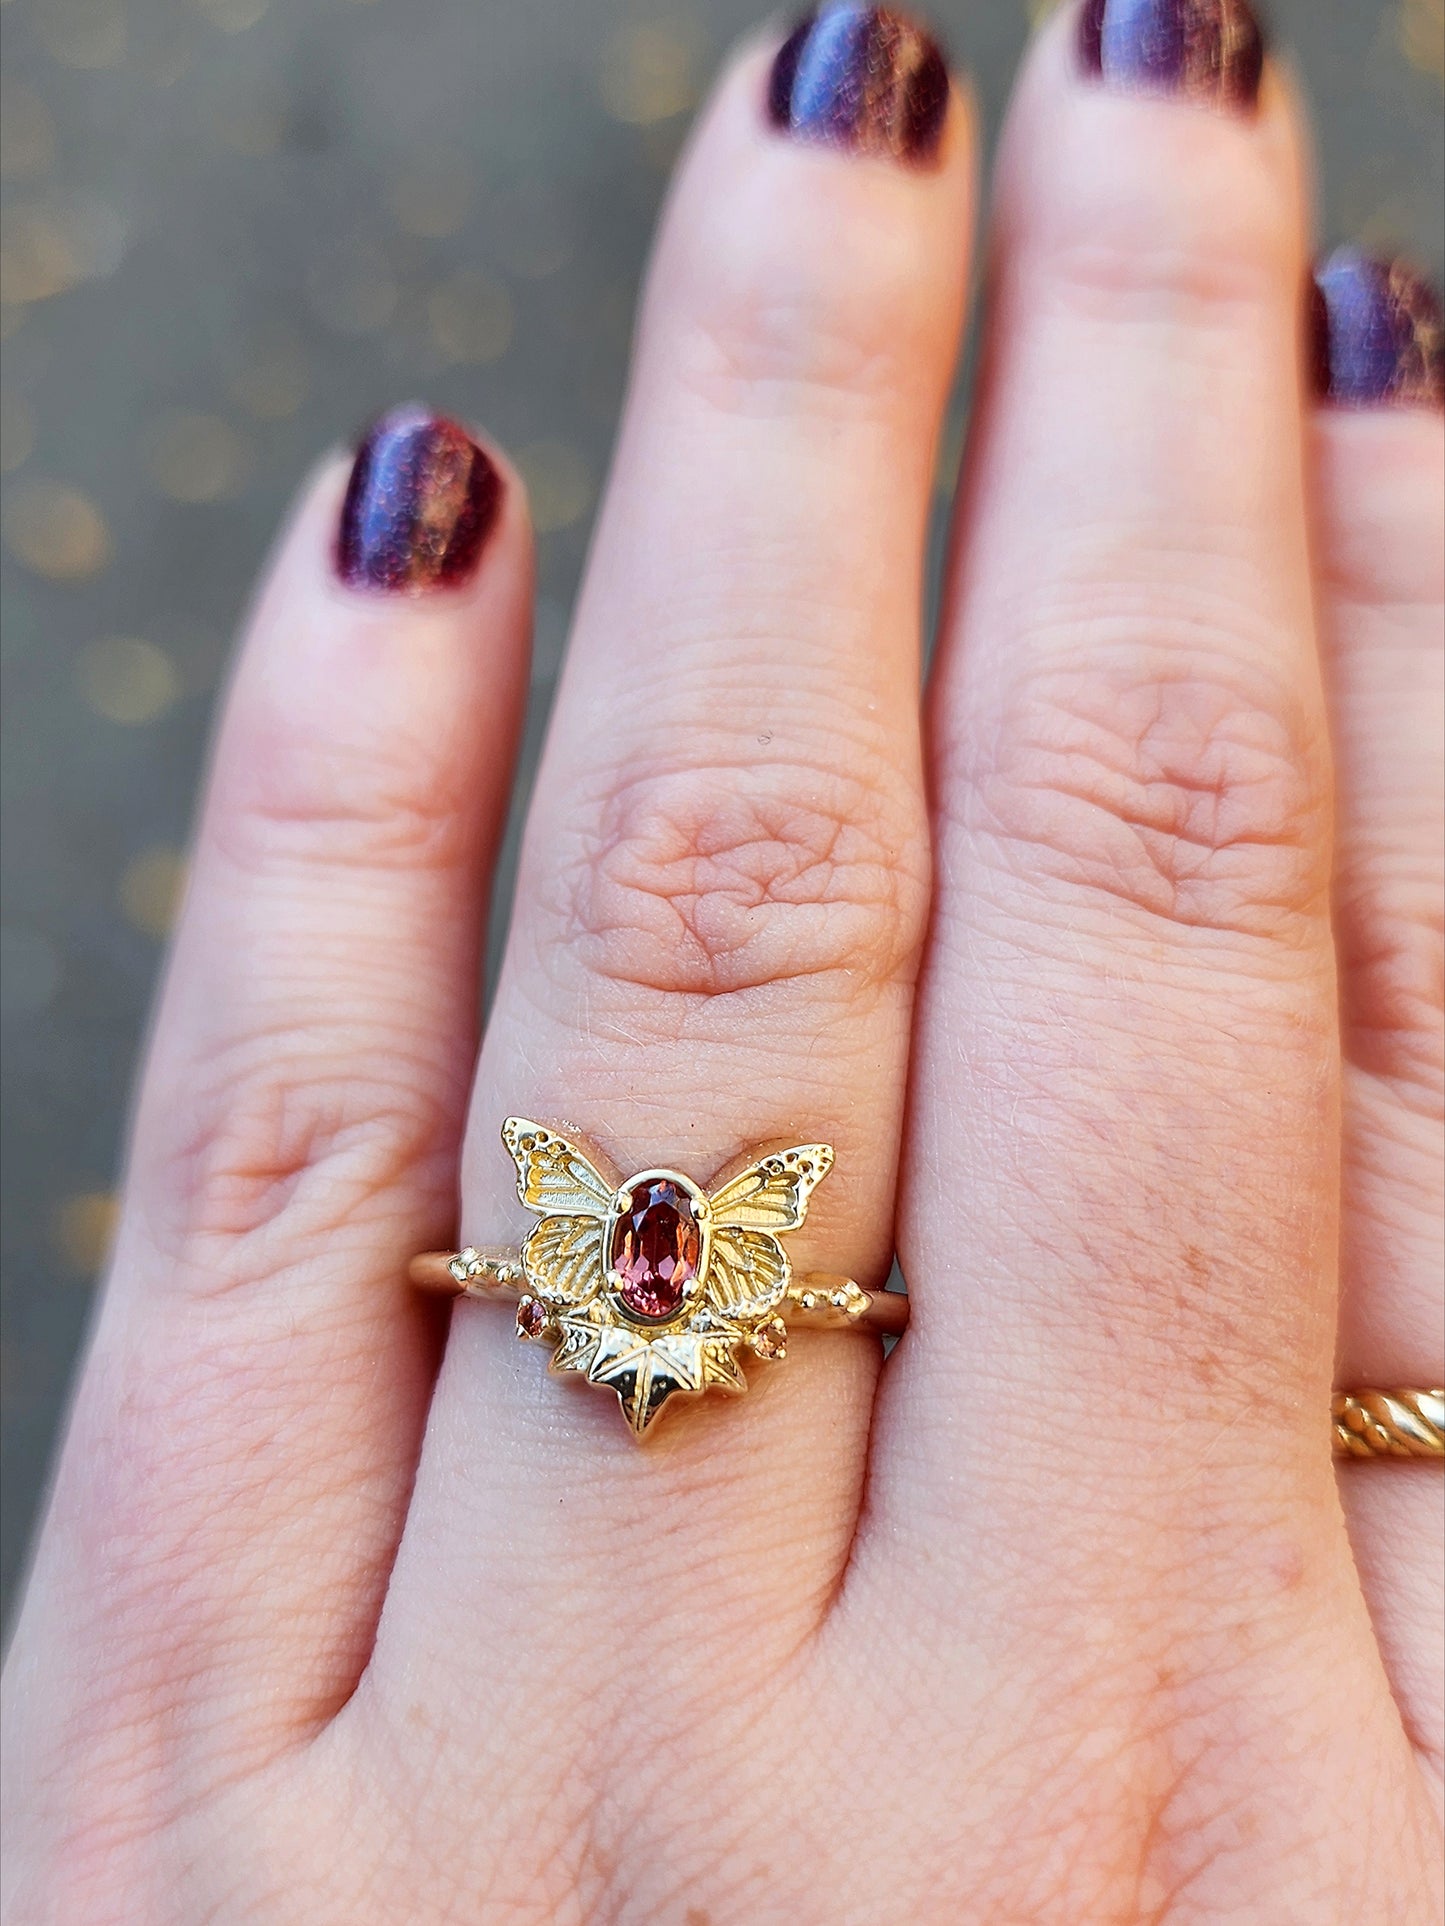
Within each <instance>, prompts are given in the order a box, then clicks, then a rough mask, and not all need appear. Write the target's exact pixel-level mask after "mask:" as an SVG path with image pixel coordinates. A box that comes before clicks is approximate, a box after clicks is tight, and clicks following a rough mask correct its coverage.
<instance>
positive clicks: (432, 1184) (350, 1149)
mask: <svg viewBox="0 0 1445 1926" xmlns="http://www.w3.org/2000/svg"><path fill="white" fill-rule="evenodd" d="M454 1086H455V1087H454ZM463 1101H464V1093H463V1091H462V1089H461V1088H460V1086H459V1085H456V1083H455V1079H453V1080H450V1081H449V1080H448V1078H447V1076H446V1074H445V1072H444V1071H443V1070H441V1068H440V1067H433V1068H432V1069H430V1070H428V1072H427V1073H426V1074H421V1073H420V1072H419V1069H418V1067H417V1066H415V1065H412V1064H409V1063H408V1062H406V1061H404V1060H403V1058H402V1056H401V1055H399V1053H398V1051H397V1049H396V1045H395V1039H394V1038H393V1039H391V1040H390V1042H389V1045H388V1047H387V1048H386V1049H384V1050H378V1051H376V1052H367V1051H365V1050H358V1051H357V1052H356V1053H355V1055H349V1056H348V1058H347V1060H346V1061H345V1062H343V1061H341V1060H340V1059H339V1057H338V1056H337V1054H336V1052H335V1051H333V1050H330V1049H327V1050H325V1051H324V1052H318V1050H317V1048H316V1045H315V1042H314V1040H313V1039H311V1038H308V1037H305V1036H300V1037H298V1036H296V1035H294V1034H288V1033H286V1032H284V1031H283V1032H279V1033H274V1034H265V1035H259V1034H258V1035H252V1036H250V1037H248V1038H247V1039H245V1041H244V1042H241V1043H237V1044H234V1045H232V1046H231V1047H230V1048H229V1049H228V1050H225V1051H222V1052H218V1053H217V1054H216V1055H215V1056H214V1057H213V1058H212V1059H211V1062H210V1064H209V1065H208V1066H207V1071H206V1075H205V1077H204V1079H203V1080H201V1081H199V1082H198V1083H196V1084H194V1085H193V1086H192V1087H190V1088H187V1089H185V1090H184V1091H182V1092H179V1093H177V1092H175V1091H168V1092H164V1093H161V1102H160V1105H159V1106H158V1107H159V1108H160V1109H161V1110H162V1112H163V1114H162V1115H161V1116H160V1117H159V1118H155V1119H154V1124H153V1127H151V1126H152V1118H147V1117H145V1116H144V1115H143V1117H142V1127H143V1129H145V1131H146V1135H147V1137H148V1140H149V1142H150V1144H151V1145H152V1146H153V1147H154V1152H155V1154H154V1155H153V1156H151V1157H149V1158H148V1159H147V1178H146V1198H145V1201H146V1204H147V1206H148V1208H147V1209H146V1212H145V1215H146V1219H147V1224H148V1227H149V1228H150V1229H151V1231H152V1234H153V1238H154V1241H156V1242H157V1243H159V1244H160V1245H161V1247H162V1248H163V1249H169V1250H172V1251H175V1252H178V1253H183V1254H184V1255H185V1257H186V1258H187V1259H188V1260H194V1268H195V1270H196V1273H197V1275H198V1277H199V1278H200V1280H201V1283H202V1286H203V1288H208V1289H210V1290H211V1291H212V1292H214V1293H217V1294H220V1293H224V1292H225V1291H226V1290H227V1289H229V1288H230V1287H231V1286H233V1285H237V1284H243V1283H246V1282H250V1281H254V1279H255V1278H256V1277H257V1276H258V1275H262V1274H264V1273H265V1272H266V1271H267V1270H268V1269H269V1268H282V1267H286V1266H289V1265H291V1264H294V1263H295V1261H296V1260H297V1258H298V1256H304V1255H305V1253H306V1252H307V1251H309V1250H314V1249H315V1248H316V1246H317V1245H318V1244H320V1243H323V1242H324V1241H325V1240H326V1239H328V1238H330V1237H332V1236H334V1235H336V1234H337V1233H338V1232H340V1231H342V1230H344V1228H345V1227H346V1226H347V1225H349V1224H351V1223H353V1222H355V1221H356V1220H357V1219H358V1218H362V1217H367V1216H374V1215H375V1213H376V1211H377V1209H378V1208H379V1207H381V1208H384V1207H385V1200H386V1199H387V1198H389V1197H391V1196H393V1195H394V1194H395V1193H396V1192H397V1191H398V1190H399V1188H400V1187H402V1186H405V1187H406V1190H407V1194H408V1197H409V1199H410V1198H413V1197H415V1198H418V1199H425V1198H427V1197H432V1196H434V1197H435V1198H436V1200H437V1204H438V1209H439V1211H440V1210H444V1209H445V1204H446V1199H447V1197H448V1195H449V1193H450V1187H451V1183H452V1173H453V1165H454V1155H455V1147H456V1130H457V1118H458V1117H459V1115H460V1112H461V1106H462V1103H463ZM147 1107H148V1108H149V1106H147ZM272 1249H274V1252H275V1259H274V1265H273V1264H272V1262H271V1260H270V1258H268V1256H267V1255H266V1253H267V1252H268V1251H269V1250H272Z"/></svg>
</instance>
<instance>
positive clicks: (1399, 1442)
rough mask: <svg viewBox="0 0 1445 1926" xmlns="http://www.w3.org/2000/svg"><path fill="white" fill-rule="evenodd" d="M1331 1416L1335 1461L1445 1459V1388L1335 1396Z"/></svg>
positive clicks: (1337, 1394)
mask: <svg viewBox="0 0 1445 1926" xmlns="http://www.w3.org/2000/svg"><path fill="white" fill-rule="evenodd" d="M1330 1414H1331V1416H1332V1417H1333V1419H1334V1432H1335V1456H1336V1457H1337V1458H1434V1459H1436V1460H1445V1387H1436V1388H1434V1389H1432V1390H1429V1391H1337V1392H1336V1393H1335V1395H1334V1397H1333V1399H1332V1400H1331V1401H1330Z"/></svg>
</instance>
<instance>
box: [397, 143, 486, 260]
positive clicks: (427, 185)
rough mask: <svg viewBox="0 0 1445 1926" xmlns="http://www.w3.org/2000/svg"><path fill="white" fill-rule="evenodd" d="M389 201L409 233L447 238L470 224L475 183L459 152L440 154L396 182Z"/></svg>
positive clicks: (403, 230) (431, 237)
mask: <svg viewBox="0 0 1445 1926" xmlns="http://www.w3.org/2000/svg"><path fill="white" fill-rule="evenodd" d="M386 205H387V209H388V211H389V213H390V214H391V218H392V219H393V220H394V221H395V222H396V224H397V226H398V227H399V228H400V229H401V230H402V232H403V233H405V234H416V235H418V236H420V238H421V239H423V240H427V241H446V240H450V239H451V237H452V235H454V234H459V233H460V232H461V230H462V228H463V227H464V226H465V225H466V219H467V215H468V213H469V212H470V211H471V205H472V183H471V180H470V179H469V177H468V174H467V170H466V166H465V163H464V162H463V161H462V159H461V158H460V156H458V155H445V156H444V155H437V156H434V157H433V158H432V159H431V160H429V161H427V162H425V163H422V164H420V165H418V166H416V167H414V168H411V169H409V170H408V171H407V172H406V173H405V174H403V175H401V176H400V178H399V179H397V180H395V181H393V182H392V184H391V186H390V188H389V189H388V190H387V195H386Z"/></svg>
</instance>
